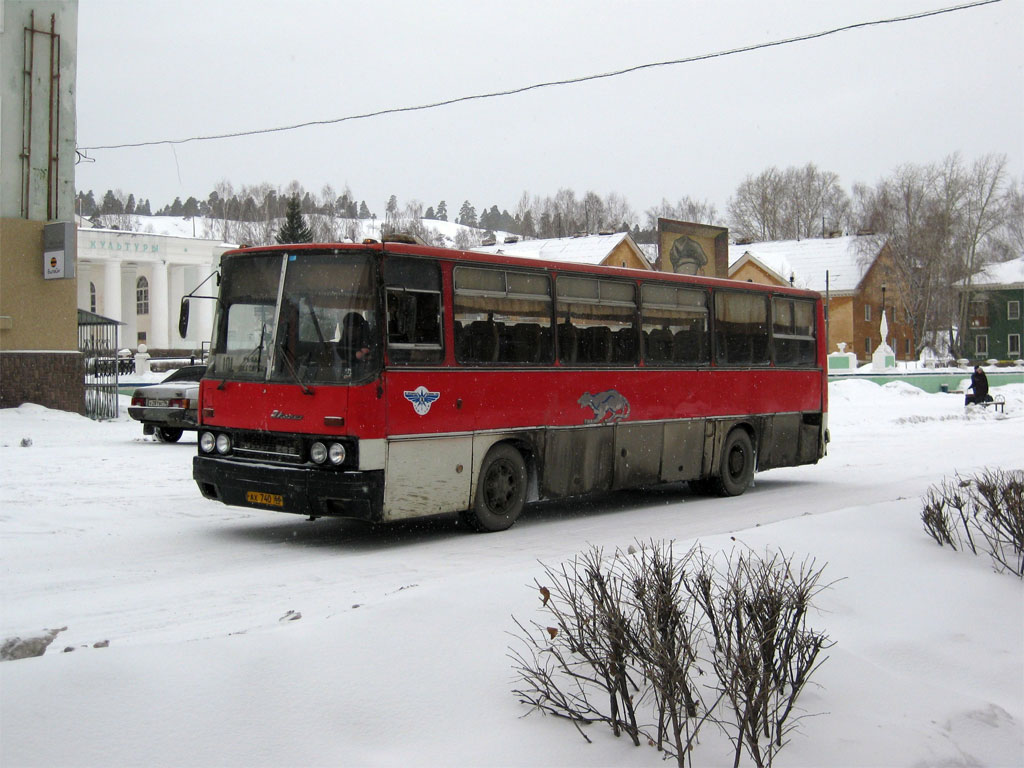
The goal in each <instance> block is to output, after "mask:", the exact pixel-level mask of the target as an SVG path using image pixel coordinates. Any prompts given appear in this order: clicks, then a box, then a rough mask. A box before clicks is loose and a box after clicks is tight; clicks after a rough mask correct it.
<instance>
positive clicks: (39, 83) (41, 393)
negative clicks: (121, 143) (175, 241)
mask: <svg viewBox="0 0 1024 768" xmlns="http://www.w3.org/2000/svg"><path fill="white" fill-rule="evenodd" d="M2 3H3V5H2V8H0V11H2V15H0V71H2V72H3V73H4V77H3V78H2V79H0V104H2V105H3V108H2V110H0V168H2V170H3V173H2V174H0V408H9V407H14V406H18V405H21V404H22V403H24V402H34V403H39V404H41V405H46V406H48V407H52V408H60V409H63V410H68V411H75V412H78V413H81V412H84V410H85V385H84V376H83V363H82V355H81V353H80V352H79V350H78V313H77V306H76V304H77V292H78V287H77V282H76V258H75V227H74V223H73V222H74V199H75V92H76V87H75V78H76V72H77V65H76V60H77V44H78V3H77V1H76V0H19V1H18V2H12V0H2Z"/></svg>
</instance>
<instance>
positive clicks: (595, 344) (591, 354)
mask: <svg viewBox="0 0 1024 768" xmlns="http://www.w3.org/2000/svg"><path fill="white" fill-rule="evenodd" d="M580 358H581V360H583V361H584V362H587V363H607V362H611V359H612V330H611V328H609V327H608V326H606V325H592V326H591V327H589V328H584V329H583V338H582V339H581V341H580Z"/></svg>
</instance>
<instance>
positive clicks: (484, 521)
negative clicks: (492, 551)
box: [463, 443, 527, 532]
mask: <svg viewBox="0 0 1024 768" xmlns="http://www.w3.org/2000/svg"><path fill="white" fill-rule="evenodd" d="M526 483H527V475H526V462H524V461H523V456H522V454H521V453H519V451H517V450H516V449H515V448H513V447H512V446H511V445H509V444H508V443H499V444H498V445H496V446H494V447H493V448H491V450H490V451H488V452H487V456H486V457H485V458H484V463H483V466H481V467H480V477H479V478H478V480H477V484H476V498H475V500H474V501H473V506H472V507H471V508H470V509H468V510H466V512H465V513H464V514H463V517H464V519H465V520H466V522H467V523H469V525H470V527H471V528H473V529H474V530H477V531H486V532H491V531H504V530H505V529H507V528H510V527H512V524H513V523H514V522H515V521H516V519H517V518H518V517H519V515H520V513H521V512H522V511H523V506H524V505H525V504H526Z"/></svg>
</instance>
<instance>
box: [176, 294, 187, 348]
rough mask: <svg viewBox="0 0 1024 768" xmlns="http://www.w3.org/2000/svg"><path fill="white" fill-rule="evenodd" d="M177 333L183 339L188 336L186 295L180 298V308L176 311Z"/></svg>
mask: <svg viewBox="0 0 1024 768" xmlns="http://www.w3.org/2000/svg"><path fill="white" fill-rule="evenodd" d="M178 335H179V336H181V338H183V339H184V338H185V337H186V336H188V296H182V298H181V310H180V311H179V312H178Z"/></svg>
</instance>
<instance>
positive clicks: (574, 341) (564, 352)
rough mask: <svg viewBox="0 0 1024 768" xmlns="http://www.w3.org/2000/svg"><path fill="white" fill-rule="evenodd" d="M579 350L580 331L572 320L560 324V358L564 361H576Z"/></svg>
mask: <svg viewBox="0 0 1024 768" xmlns="http://www.w3.org/2000/svg"><path fill="white" fill-rule="evenodd" d="M578 352H579V333H578V332H577V330H576V326H575V325H573V324H572V323H570V322H564V323H559V325H558V359H559V361H561V362H563V363H575V362H576V357H577V354H578Z"/></svg>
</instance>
